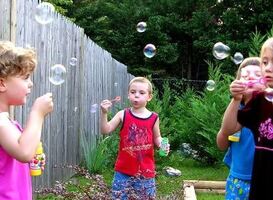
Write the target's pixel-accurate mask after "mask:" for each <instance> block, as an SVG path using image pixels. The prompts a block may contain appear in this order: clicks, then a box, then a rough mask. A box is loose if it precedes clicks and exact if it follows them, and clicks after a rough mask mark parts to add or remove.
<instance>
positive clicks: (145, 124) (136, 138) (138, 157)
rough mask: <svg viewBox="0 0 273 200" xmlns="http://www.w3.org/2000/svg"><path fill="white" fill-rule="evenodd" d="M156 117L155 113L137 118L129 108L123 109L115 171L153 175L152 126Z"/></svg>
mask: <svg viewBox="0 0 273 200" xmlns="http://www.w3.org/2000/svg"><path fill="white" fill-rule="evenodd" d="M157 118H158V115H157V114H156V113H152V114H151V115H150V116H149V117H148V118H139V117H137V116H134V115H133V113H132V112H131V110H130V109H125V110H124V117H123V124H122V127H121V130H120V143H119V153H118V157H117V161H116V165H115V170H116V171H118V172H121V173H124V174H127V175H130V176H137V175H141V176H144V177H146V178H153V177H155V164H154V136H153V127H154V124H155V122H156V120H157Z"/></svg>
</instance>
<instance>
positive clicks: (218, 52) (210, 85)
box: [206, 42, 244, 91]
mask: <svg viewBox="0 0 273 200" xmlns="http://www.w3.org/2000/svg"><path fill="white" fill-rule="evenodd" d="M212 54H213V56H214V57H215V58H216V59H218V60H223V59H225V58H227V57H229V56H230V48H229V46H227V45H225V44H224V43H222V42H217V43H215V44H214V46H213V49H212ZM230 58H231V60H232V61H233V62H234V63H235V64H236V65H239V64H240V63H241V62H243V60H244V56H243V54H242V53H240V52H236V53H235V54H234V56H231V57H230ZM215 87H216V84H215V81H214V80H208V81H207V83H206V89H207V90H208V91H213V90H214V89H215Z"/></svg>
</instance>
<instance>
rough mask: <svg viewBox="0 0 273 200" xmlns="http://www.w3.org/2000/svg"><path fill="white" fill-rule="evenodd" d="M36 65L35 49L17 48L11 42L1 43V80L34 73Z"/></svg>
mask: <svg viewBox="0 0 273 200" xmlns="http://www.w3.org/2000/svg"><path fill="white" fill-rule="evenodd" d="M36 64H37V60H36V53H35V52H34V50H33V49H29V48H22V47H16V46H15V45H14V44H13V43H12V42H10V41H0V77H1V78H7V77H9V76H16V75H25V74H27V73H32V72H33V71H34V69H35V67H36Z"/></svg>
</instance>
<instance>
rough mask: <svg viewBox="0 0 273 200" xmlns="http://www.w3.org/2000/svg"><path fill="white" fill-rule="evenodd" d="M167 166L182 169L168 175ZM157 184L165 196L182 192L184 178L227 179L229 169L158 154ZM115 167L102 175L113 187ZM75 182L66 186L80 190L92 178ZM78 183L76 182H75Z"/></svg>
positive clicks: (204, 196)
mask: <svg viewBox="0 0 273 200" xmlns="http://www.w3.org/2000/svg"><path fill="white" fill-rule="evenodd" d="M166 166H170V167H173V168H175V169H178V170H180V171H181V173H182V175H181V176H179V177H171V176H166V174H165V173H164V170H163V168H164V167H166ZM156 171H157V176H156V184H157V194H158V196H159V197H165V196H167V195H171V194H181V193H182V192H183V181H184V180H225V179H226V177H227V175H228V169H227V167H225V166H224V165H217V166H206V165H202V164H200V163H198V162H197V161H195V160H192V159H189V158H184V157H182V156H181V155H179V154H178V153H172V154H171V155H169V156H167V157H159V156H158V155H156ZM113 174H114V171H113V168H110V169H107V170H103V172H102V175H103V178H104V180H105V182H106V184H107V185H108V186H109V187H111V183H112V179H113ZM70 181H71V182H73V184H71V185H70V184H67V186H66V188H67V190H69V191H75V192H77V191H80V189H79V187H77V186H80V187H81V188H84V187H85V186H87V185H90V184H92V183H90V180H88V179H86V178H84V177H77V176H76V177H73V178H72V179H71V180H70ZM75 183H76V184H75ZM196 195H197V198H198V200H223V199H224V195H220V194H212V193H197V194H196ZM46 199H47V200H57V199H58V198H57V197H54V196H52V195H51V196H46V197H43V198H42V197H39V198H37V200H46Z"/></svg>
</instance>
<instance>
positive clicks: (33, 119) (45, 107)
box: [0, 93, 53, 162]
mask: <svg viewBox="0 0 273 200" xmlns="http://www.w3.org/2000/svg"><path fill="white" fill-rule="evenodd" d="M52 110H53V101H52V94H50V93H48V94H46V95H43V96H41V97H39V98H37V99H36V101H35V103H34V105H33V106H32V109H31V112H30V115H29V118H28V121H27V124H26V127H25V129H24V131H23V133H22V134H21V133H20V131H19V130H18V129H17V128H16V127H15V126H14V125H13V123H12V122H11V121H9V120H8V119H7V123H1V125H0V145H1V146H2V147H3V148H4V149H5V150H6V151H7V153H9V154H10V155H11V156H12V157H14V158H15V159H17V160H19V161H21V162H29V161H30V160H31V159H32V158H33V156H34V154H35V151H36V148H37V146H38V143H39V142H40V139H41V131H42V125H43V122H44V117H45V116H46V115H47V114H48V113H50V112H51V111H52Z"/></svg>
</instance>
